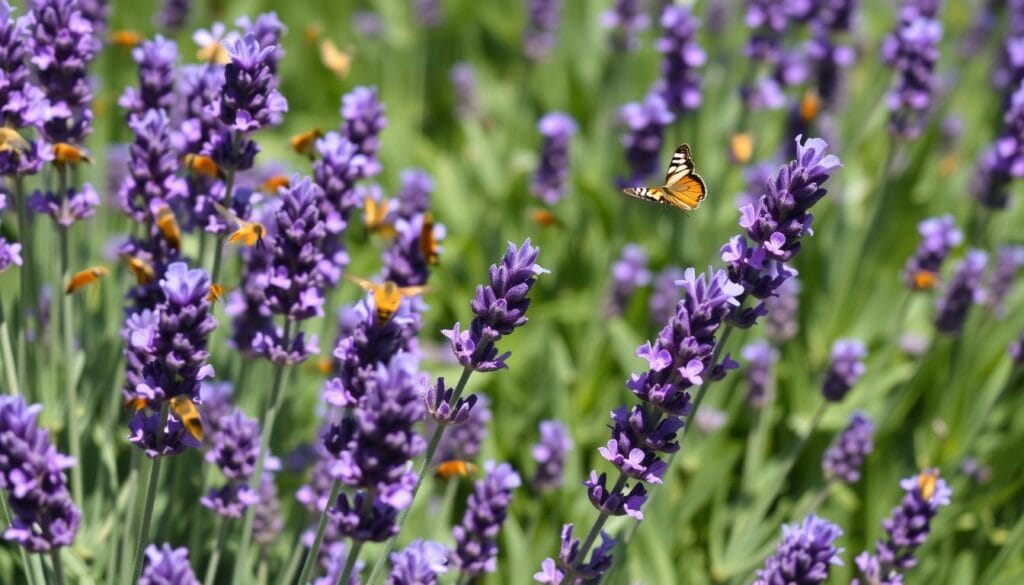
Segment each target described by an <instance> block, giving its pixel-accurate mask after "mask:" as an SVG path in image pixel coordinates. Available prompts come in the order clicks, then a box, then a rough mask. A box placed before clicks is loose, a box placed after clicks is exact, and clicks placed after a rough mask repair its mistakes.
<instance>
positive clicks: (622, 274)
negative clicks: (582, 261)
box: [608, 243, 678, 315]
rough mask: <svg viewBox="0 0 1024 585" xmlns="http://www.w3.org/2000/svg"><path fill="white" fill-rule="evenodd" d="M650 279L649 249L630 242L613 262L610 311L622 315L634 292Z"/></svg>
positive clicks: (609, 300)
mask: <svg viewBox="0 0 1024 585" xmlns="http://www.w3.org/2000/svg"><path fill="white" fill-rule="evenodd" d="M650 281H651V271H650V270H648V269H647V251H646V250H645V249H644V248H643V246H641V245H639V244H632V243H630V244H626V245H625V246H623V247H622V256H621V257H619V259H618V260H617V261H616V262H615V264H612V290H611V295H610V298H609V299H608V313H609V314H611V315H622V314H623V312H625V310H626V307H627V306H628V305H629V301H630V299H631V298H632V296H633V292H634V291H636V289H638V288H640V287H641V286H644V285H646V284H647V283H649V282H650ZM673 286H675V285H674V284H673ZM677 294H678V293H677ZM674 308H675V303H673V309H674Z"/></svg>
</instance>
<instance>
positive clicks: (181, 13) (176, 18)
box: [154, 0, 192, 32]
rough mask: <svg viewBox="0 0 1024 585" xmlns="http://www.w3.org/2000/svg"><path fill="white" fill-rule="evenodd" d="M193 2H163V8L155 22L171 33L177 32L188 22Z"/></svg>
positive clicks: (173, 0) (178, 0)
mask: <svg viewBox="0 0 1024 585" xmlns="http://www.w3.org/2000/svg"><path fill="white" fill-rule="evenodd" d="M191 8H192V0H163V6H162V7H161V8H160V12H158V13H157V15H156V17H155V18H154V20H155V21H156V24H157V25H159V26H161V27H163V28H166V29H167V30H169V31H171V32H177V31H179V30H181V28H182V27H183V26H185V23H186V21H188V13H189V10H191Z"/></svg>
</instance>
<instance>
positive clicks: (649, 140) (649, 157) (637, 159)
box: [619, 93, 676, 186]
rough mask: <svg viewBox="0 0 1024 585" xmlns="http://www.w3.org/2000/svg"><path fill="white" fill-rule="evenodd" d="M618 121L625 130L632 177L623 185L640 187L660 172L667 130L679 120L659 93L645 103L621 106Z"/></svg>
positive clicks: (652, 95) (625, 142)
mask: <svg viewBox="0 0 1024 585" xmlns="http://www.w3.org/2000/svg"><path fill="white" fill-rule="evenodd" d="M619 117H620V119H621V120H622V124H623V125H624V126H625V127H626V133H625V134H623V136H622V140H621V142H622V146H624V147H625V148H626V162H627V163H628V164H629V169H630V176H629V177H628V178H626V179H622V180H620V182H621V183H622V184H623V185H632V186H639V185H640V183H643V182H644V181H645V180H646V179H647V178H649V177H651V176H652V175H654V174H655V173H657V172H658V170H659V169H661V165H662V164H663V163H662V160H661V147H662V145H663V144H664V141H665V128H666V127H668V125H669V124H671V123H672V122H674V121H675V119H676V117H675V115H674V114H673V113H672V112H671V111H669V109H668V105H667V104H666V103H665V99H664V98H663V97H661V96H660V95H658V94H656V93H651V94H648V95H647V97H645V98H644V101H643V102H631V103H628V104H626V105H624V106H622V109H620V110H619Z"/></svg>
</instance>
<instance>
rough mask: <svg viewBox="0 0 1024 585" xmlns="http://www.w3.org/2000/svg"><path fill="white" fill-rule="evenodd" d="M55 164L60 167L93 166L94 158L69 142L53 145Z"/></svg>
mask: <svg viewBox="0 0 1024 585" xmlns="http://www.w3.org/2000/svg"><path fill="white" fill-rule="evenodd" d="M53 162H54V164H58V165H76V166H77V165H80V164H82V163H87V164H92V158H90V157H89V155H87V154H86V153H85V151H84V150H82V149H81V148H78V147H77V146H73V145H71V144H68V143H67V142H58V143H57V144H54V145H53Z"/></svg>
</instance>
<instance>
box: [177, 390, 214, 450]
mask: <svg viewBox="0 0 1024 585" xmlns="http://www.w3.org/2000/svg"><path fill="white" fill-rule="evenodd" d="M170 403H171V411H172V412H173V413H174V414H175V415H177V417H178V419H179V420H181V424H182V425H184V427H185V428H186V429H187V430H188V432H189V434H190V435H192V436H193V437H195V439H196V440H197V441H199V442H200V443H201V442H202V441H203V438H204V437H205V436H206V433H205V432H204V430H203V420H202V418H201V417H200V416H199V409H198V408H196V404H195V403H194V402H192V399H191V398H189V397H188V396H185V395H184V394H178V395H177V396H173V397H172V398H171V400H170Z"/></svg>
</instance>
